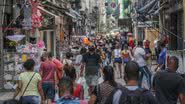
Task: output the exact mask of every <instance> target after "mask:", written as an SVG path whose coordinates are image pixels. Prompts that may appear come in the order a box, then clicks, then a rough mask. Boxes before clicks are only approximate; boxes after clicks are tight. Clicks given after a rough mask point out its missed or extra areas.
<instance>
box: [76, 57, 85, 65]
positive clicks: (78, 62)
mask: <svg viewBox="0 0 185 104" xmlns="http://www.w3.org/2000/svg"><path fill="white" fill-rule="evenodd" d="M82 57H83V56H82V55H77V56H76V60H75V64H80V63H81V62H82Z"/></svg>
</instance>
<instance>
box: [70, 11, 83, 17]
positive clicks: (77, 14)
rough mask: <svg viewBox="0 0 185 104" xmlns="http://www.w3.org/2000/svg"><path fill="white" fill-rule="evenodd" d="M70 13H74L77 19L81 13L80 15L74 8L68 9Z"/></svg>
mask: <svg viewBox="0 0 185 104" xmlns="http://www.w3.org/2000/svg"><path fill="white" fill-rule="evenodd" d="M70 13H73V14H75V15H76V16H77V17H78V18H79V19H81V18H82V17H81V15H80V14H79V13H78V12H77V11H75V10H73V9H70Z"/></svg>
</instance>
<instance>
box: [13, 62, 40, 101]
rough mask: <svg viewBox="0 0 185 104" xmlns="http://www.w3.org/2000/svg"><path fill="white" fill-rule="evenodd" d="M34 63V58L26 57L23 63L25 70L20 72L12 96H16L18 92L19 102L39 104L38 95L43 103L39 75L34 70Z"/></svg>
mask: <svg viewBox="0 0 185 104" xmlns="http://www.w3.org/2000/svg"><path fill="white" fill-rule="evenodd" d="M34 65H35V62H34V60H33V59H28V60H27V61H26V62H25V63H24V64H23V66H24V68H25V72H23V73H21V74H20V76H19V81H18V86H17V88H16V91H15V94H14V97H13V98H14V99H15V98H16V96H17V95H18V94H20V95H21V97H20V98H21V99H20V102H21V103H22V104H39V103H40V100H39V96H41V102H42V104H44V103H43V101H44V96H43V91H42V88H41V76H40V74H38V73H36V72H34Z"/></svg>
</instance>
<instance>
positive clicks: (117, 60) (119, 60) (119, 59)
mask: <svg viewBox="0 0 185 104" xmlns="http://www.w3.org/2000/svg"><path fill="white" fill-rule="evenodd" d="M114 63H122V59H121V57H120V58H114Z"/></svg>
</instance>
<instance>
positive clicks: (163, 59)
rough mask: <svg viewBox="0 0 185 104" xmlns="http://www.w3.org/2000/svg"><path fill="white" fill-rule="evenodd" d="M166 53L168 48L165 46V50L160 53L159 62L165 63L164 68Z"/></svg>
mask: <svg viewBox="0 0 185 104" xmlns="http://www.w3.org/2000/svg"><path fill="white" fill-rule="evenodd" d="M166 54H167V49H166V48H163V50H162V51H161V53H160V54H159V59H158V64H160V65H162V64H163V69H165V63H166Z"/></svg>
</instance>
